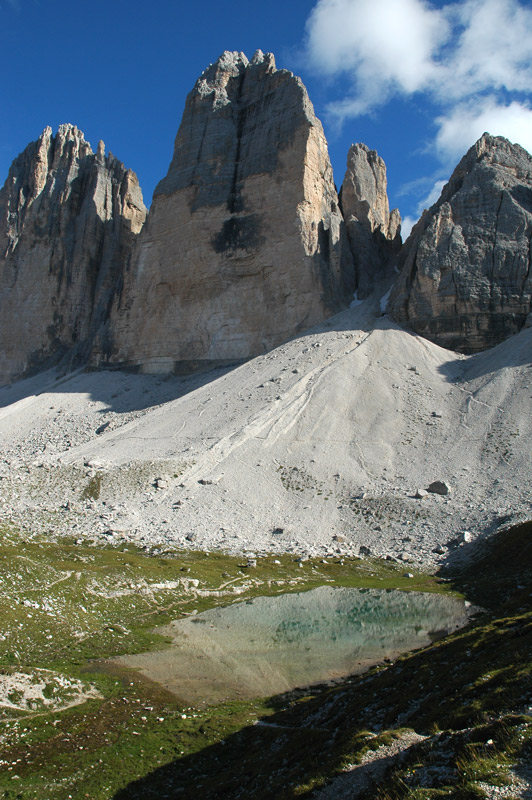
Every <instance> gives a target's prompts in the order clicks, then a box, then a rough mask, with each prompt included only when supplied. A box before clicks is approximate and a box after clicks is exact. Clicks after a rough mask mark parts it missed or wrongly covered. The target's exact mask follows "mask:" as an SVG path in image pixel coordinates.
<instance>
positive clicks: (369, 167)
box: [340, 143, 401, 298]
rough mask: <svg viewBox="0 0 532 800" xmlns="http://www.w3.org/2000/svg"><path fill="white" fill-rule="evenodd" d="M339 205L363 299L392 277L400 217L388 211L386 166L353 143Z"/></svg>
mask: <svg viewBox="0 0 532 800" xmlns="http://www.w3.org/2000/svg"><path fill="white" fill-rule="evenodd" d="M340 205H341V208H342V212H343V215H344V219H345V223H346V228H347V236H348V239H349V244H350V246H351V251H352V253H353V258H354V261H355V266H356V272H357V291H358V296H359V297H360V298H362V297H366V296H367V295H368V294H370V292H371V291H372V289H373V288H374V287H375V285H376V284H380V283H382V281H383V280H384V279H386V278H388V279H389V278H390V277H391V276H392V275H393V267H394V260H395V258H396V256H397V253H398V252H399V249H400V247H401V236H400V231H401V215H400V214H399V211H398V210H397V209H394V210H393V211H391V212H390V206H389V203H388V194H387V179H386V165H385V163H384V161H383V159H382V158H381V157H380V156H379V155H378V154H377V152H376V151H375V150H370V149H369V147H367V146H366V145H365V144H360V143H359V144H353V145H351V147H350V148H349V153H348V155H347V170H346V173H345V177H344V182H343V184H342V189H341V191H340Z"/></svg>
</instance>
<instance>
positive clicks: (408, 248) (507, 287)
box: [389, 133, 532, 353]
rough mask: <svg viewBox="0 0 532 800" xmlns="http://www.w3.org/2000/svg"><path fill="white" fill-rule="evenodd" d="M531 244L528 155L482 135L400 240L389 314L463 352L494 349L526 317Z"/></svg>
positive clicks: (531, 290)
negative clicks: (399, 271)
mask: <svg viewBox="0 0 532 800" xmlns="http://www.w3.org/2000/svg"><path fill="white" fill-rule="evenodd" d="M531 239H532V156H530V154H529V153H527V152H526V150H524V149H523V148H522V147H520V146H519V145H515V144H511V143H510V142H508V141H507V140H506V139H503V138H502V137H499V136H490V135H489V134H487V133H486V134H484V135H483V136H482V137H481V138H480V139H479V141H478V142H477V143H476V144H475V145H474V146H473V147H472V148H471V149H470V150H469V152H468V153H467V154H466V155H465V156H464V158H463V159H462V160H461V161H460V163H459V165H458V167H457V168H456V169H455V171H454V173H453V175H452V177H451V179H450V181H449V183H448V184H447V185H446V186H445V187H444V189H443V191H442V194H441V197H440V199H439V200H438V202H437V203H435V204H434V205H433V206H432V207H431V208H430V209H429V210H428V211H425V212H424V214H423V216H422V217H421V219H420V221H419V222H418V223H417V225H416V226H415V227H414V228H413V230H412V234H411V236H410V237H409V238H408V240H407V241H406V243H405V245H404V247H403V249H402V251H401V253H400V256H399V267H400V268H401V274H400V276H399V278H398V280H397V283H396V285H395V288H394V290H393V292H392V295H391V297H390V303H389V310H390V313H391V315H392V316H393V317H394V319H395V320H397V322H399V323H401V324H403V325H405V326H406V327H408V328H410V329H411V330H413V331H415V332H416V333H418V334H420V335H421V336H425V337H426V338H427V339H430V340H431V341H433V342H436V343H437V344H439V345H442V346H443V347H447V348H450V349H454V350H458V351H460V352H463V353H474V352H477V351H479V350H483V349H486V348H488V347H491V346H492V345H495V344H498V343H499V342H501V341H502V340H503V339H505V338H507V337H508V336H510V335H511V334H513V333H516V332H517V331H519V330H520V329H521V328H522V326H523V325H524V323H525V321H526V318H527V315H528V314H529V312H530V304H531V295H532V274H531V271H530V264H531V245H530V242H531Z"/></svg>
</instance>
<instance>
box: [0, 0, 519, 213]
mask: <svg viewBox="0 0 532 800" xmlns="http://www.w3.org/2000/svg"><path fill="white" fill-rule="evenodd" d="M257 48H260V49H262V50H264V51H271V52H273V53H275V56H276V60H277V66H278V67H283V68H286V69H290V70H292V71H293V72H295V73H296V74H298V75H300V76H301V77H302V78H303V81H304V82H305V84H306V86H307V89H308V90H309V94H310V97H311V99H312V101H313V103H314V106H315V108H316V112H317V114H318V116H319V117H320V119H321V120H322V122H323V124H324V127H325V131H326V135H327V138H328V141H329V151H330V155H331V160H332V163H333V168H334V174H335V180H336V183H337V185H338V186H340V184H341V182H342V179H343V175H344V171H345V161H346V155H347V150H348V148H349V145H350V144H351V143H352V142H358V141H362V142H365V143H366V144H367V145H368V146H369V147H371V148H374V149H376V150H377V151H378V152H379V154H380V155H381V156H382V157H383V158H384V160H385V161H386V164H387V168H388V183H389V194H390V201H391V204H392V205H393V206H398V207H399V209H400V210H401V213H402V214H403V216H406V217H407V218H409V219H410V220H411V219H414V218H417V217H418V216H419V213H420V211H421V210H422V208H423V207H424V206H425V205H427V204H428V203H429V202H430V201H431V200H432V199H435V195H437V193H438V190H439V188H440V187H441V185H442V182H443V181H445V179H446V178H448V177H449V175H450V172H451V171H452V168H453V167H454V165H455V164H456V163H457V161H458V160H459V158H460V156H461V155H463V154H464V153H465V151H466V150H467V148H468V147H469V146H470V145H471V144H473V142H474V141H475V139H476V138H478V136H480V135H481V134H482V132H483V131H484V130H489V131H490V132H491V133H493V134H502V135H506V136H507V137H508V138H510V139H511V140H512V141H518V142H520V143H521V144H522V145H523V146H524V147H526V148H527V149H529V150H532V4H531V3H530V2H525V1H524V0H457V2H447V3H446V2H425V0H315V2H303V0H289V2H286V0H284V1H283V2H281V0H269V2H268V3H261V4H255V3H249V2H248V3H242V2H232V0H226V2H225V3H220V2H219V0H202V2H201V3H193V2H181V0H173V2H172V0H152V1H151V2H146V0H142V1H141V0H105V2H104V0H93V2H92V3H88V4H77V3H72V0H69V2H67V1H66V0H0V63H1V70H2V76H3V80H2V88H1V89H0V103H1V108H2V114H1V116H0V182H3V181H4V179H5V178H6V177H7V172H8V169H9V165H10V164H11V162H12V160H13V158H14V157H15V156H16V155H17V154H18V153H19V152H20V151H21V150H23V149H24V147H25V146H26V144H27V143H28V142H30V141H32V140H34V139H36V138H37V137H38V136H39V134H40V133H41V131H42V130H43V128H44V127H45V126H46V125H51V126H52V128H53V129H54V131H55V130H56V129H57V126H58V125H59V124H60V123H62V122H71V123H73V124H75V125H77V126H78V127H79V128H80V129H81V130H82V131H83V132H84V133H85V136H86V138H87V139H88V140H89V141H90V142H91V144H92V146H93V148H95V147H96V145H97V142H98V140H99V139H103V140H104V141H105V144H106V147H107V149H110V150H112V152H113V153H114V154H115V155H116V156H117V157H118V158H119V159H120V160H121V161H123V162H124V163H125V164H126V166H128V167H131V168H132V169H134V170H135V171H136V172H137V174H138V176H139V179H140V182H141V186H142V189H143V192H144V199H145V202H146V203H147V204H148V205H149V203H150V200H151V194H152V191H153V188H154V186H155V184H156V183H157V181H158V180H160V179H161V178H162V177H163V176H164V175H165V174H166V170H167V168H168V165H169V163H170V159H171V156H172V150H173V141H174V137H175V134H176V132H177V128H178V125H179V122H180V119H181V115H182V112H183V107H184V102H185V98H186V95H187V93H188V92H189V91H190V89H191V88H192V86H193V85H194V82H195V80H196V78H197V77H198V76H199V74H200V73H201V72H202V71H203V69H204V68H205V67H206V66H208V64H209V63H210V62H212V61H214V60H216V58H217V57H218V56H219V55H220V54H221V52H222V51H223V50H242V51H244V52H245V53H246V54H247V55H248V57H250V58H251V56H252V55H253V53H254V51H255V50H256V49H257ZM407 224H408V221H407Z"/></svg>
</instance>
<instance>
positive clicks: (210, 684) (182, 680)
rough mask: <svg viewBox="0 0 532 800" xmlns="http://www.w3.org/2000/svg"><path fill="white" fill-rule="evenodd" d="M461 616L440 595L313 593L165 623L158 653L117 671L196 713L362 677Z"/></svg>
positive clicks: (454, 602) (463, 610) (454, 601)
mask: <svg viewBox="0 0 532 800" xmlns="http://www.w3.org/2000/svg"><path fill="white" fill-rule="evenodd" d="M470 613H471V607H470V605H469V604H468V603H467V602H466V601H464V600H463V599H460V598H457V597H451V596H446V595H441V594H429V593H424V592H403V591H398V590H391V589H386V590H379V589H364V588H363V589H352V588H333V587H331V586H321V587H319V588H316V589H312V590H310V591H306V592H299V593H296V594H294V593H292V594H283V595H279V596H276V597H256V598H254V599H250V600H247V601H245V602H235V603H233V604H232V605H229V606H224V607H218V608H212V609H210V610H208V611H204V612H202V613H199V614H195V615H190V616H188V617H185V618H182V619H179V620H174V621H173V622H171V623H170V624H169V625H165V626H164V627H160V628H158V629H157V633H160V634H162V635H165V636H167V637H169V639H170V640H171V643H170V646H169V647H168V648H166V649H164V650H160V651H150V652H147V653H141V654H138V655H132V656H125V657H121V658H120V659H118V663H120V664H122V665H124V666H127V667H130V668H133V669H137V670H139V671H140V672H141V673H142V674H143V675H145V676H146V677H147V678H149V679H151V680H153V681H155V682H156V683H158V684H160V685H161V686H164V687H165V688H166V689H167V690H169V691H171V692H172V693H174V694H175V695H177V696H178V697H180V698H181V699H183V700H184V701H186V702H188V703H191V704H193V705H195V706H197V707H199V706H202V705H210V704H213V703H220V702H225V701H228V700H244V699H251V698H255V697H265V696H268V695H273V694H279V693H282V692H285V691H289V690H291V689H294V688H296V687H298V686H307V685H313V684H317V683H323V682H327V681H334V680H338V679H341V678H344V677H346V676H348V675H351V674H354V673H357V672H362V671H364V670H365V669H367V668H368V667H370V666H372V665H374V664H377V663H379V662H381V661H382V660H383V659H384V658H390V659H391V658H394V657H396V656H398V655H399V654H401V653H405V652H408V651H410V650H414V649H417V648H420V647H424V646H426V645H428V644H430V642H431V641H434V640H435V639H437V638H441V637H442V636H445V635H446V634H448V633H451V632H452V631H454V630H457V629H458V628H460V627H462V626H464V625H465V624H466V623H467V622H468V619H469V616H470Z"/></svg>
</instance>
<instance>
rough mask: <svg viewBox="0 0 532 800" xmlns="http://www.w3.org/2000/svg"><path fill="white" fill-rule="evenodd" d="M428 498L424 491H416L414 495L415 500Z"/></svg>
mask: <svg viewBox="0 0 532 800" xmlns="http://www.w3.org/2000/svg"><path fill="white" fill-rule="evenodd" d="M428 496H429V493H428V492H427V491H426V489H416V493H415V495H414V497H415V498H416V499H417V500H423V498H424V497H428Z"/></svg>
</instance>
